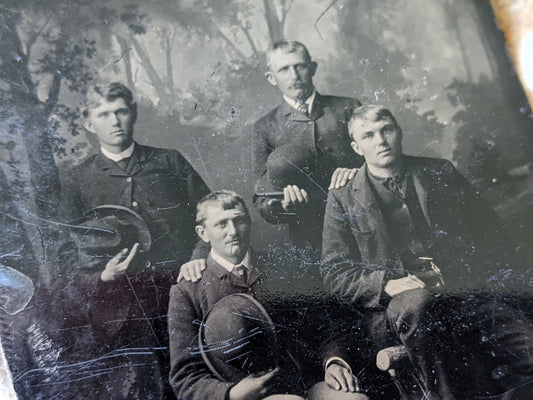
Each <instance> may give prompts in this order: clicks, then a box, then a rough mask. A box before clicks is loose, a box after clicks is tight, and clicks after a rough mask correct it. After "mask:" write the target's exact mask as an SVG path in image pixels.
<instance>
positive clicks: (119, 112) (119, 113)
mask: <svg viewBox="0 0 533 400" xmlns="http://www.w3.org/2000/svg"><path fill="white" fill-rule="evenodd" d="M129 113H130V112H129V110H118V111H117V114H118V115H128V114H129Z"/></svg>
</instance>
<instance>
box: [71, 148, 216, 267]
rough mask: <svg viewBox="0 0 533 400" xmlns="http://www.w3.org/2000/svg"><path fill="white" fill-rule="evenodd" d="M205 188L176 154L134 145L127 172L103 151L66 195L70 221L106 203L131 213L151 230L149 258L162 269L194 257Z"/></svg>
mask: <svg viewBox="0 0 533 400" xmlns="http://www.w3.org/2000/svg"><path fill="white" fill-rule="evenodd" d="M207 193H209V189H208V187H207V185H206V184H205V183H204V182H203V180H202V178H201V177H200V176H199V175H198V173H197V172H196V171H195V170H194V169H193V168H192V167H191V165H190V164H189V163H188V162H187V160H186V159H185V158H184V157H183V156H182V155H181V154H180V153H179V152H177V151H176V150H169V149H158V148H154V147H148V146H142V145H139V144H138V143H136V144H135V150H134V152H133V155H132V157H131V159H130V162H129V164H128V167H127V169H126V170H123V169H122V168H120V167H119V166H118V165H117V164H116V163H115V162H113V161H111V160H110V159H108V158H107V157H105V156H104V155H103V154H102V153H101V152H98V153H97V154H95V155H93V156H91V157H89V158H88V159H87V160H85V161H84V162H83V163H81V164H80V165H79V166H77V167H75V168H74V169H73V170H72V171H71V173H70V174H69V179H68V181H67V182H66V184H65V185H64V187H63V191H62V195H63V198H64V202H65V212H66V215H67V216H68V217H69V218H70V219H74V218H77V217H81V216H82V215H84V214H85V213H86V212H87V211H89V210H90V209H92V208H94V207H97V206H101V205H104V204H115V205H121V206H124V207H128V208H131V209H132V210H134V211H135V212H137V213H139V214H140V215H141V216H142V217H143V219H144V220H145V222H146V223H147V225H148V228H149V229H150V233H151V235H152V249H151V250H150V254H149V258H150V261H151V262H152V263H159V264H160V265H165V264H172V265H176V263H177V264H178V265H181V263H182V262H184V261H187V260H188V258H189V257H190V255H191V252H192V249H193V248H194V244H195V243H196V239H195V238H196V235H195V233H194V226H195V222H194V221H195V217H196V203H197V202H198V200H199V199H200V198H201V197H203V196H204V195H206V194H207Z"/></svg>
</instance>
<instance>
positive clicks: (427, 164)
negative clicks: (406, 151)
mask: <svg viewBox="0 0 533 400" xmlns="http://www.w3.org/2000/svg"><path fill="white" fill-rule="evenodd" d="M404 157H405V161H406V163H407V164H408V165H411V166H414V167H418V168H422V169H425V170H428V171H434V172H437V171H439V172H456V169H455V167H454V166H453V164H452V163H451V161H449V160H446V159H444V158H435V157H415V156H404Z"/></svg>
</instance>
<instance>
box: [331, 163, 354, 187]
mask: <svg viewBox="0 0 533 400" xmlns="http://www.w3.org/2000/svg"><path fill="white" fill-rule="evenodd" d="M356 172H357V168H337V169H336V170H335V171H334V172H333V175H332V176H331V182H330V184H329V188H328V190H330V189H339V188H341V187H344V186H346V184H347V183H348V181H349V180H351V179H353V177H354V176H355V174H356Z"/></svg>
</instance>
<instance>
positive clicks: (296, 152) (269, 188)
mask: <svg viewBox="0 0 533 400" xmlns="http://www.w3.org/2000/svg"><path fill="white" fill-rule="evenodd" d="M317 169H318V159H317V156H316V154H315V153H314V152H313V150H312V149H310V148H308V147H304V146H299V145H293V144H287V145H283V146H279V147H278V148H276V149H275V150H274V151H273V152H272V153H270V155H269V156H268V159H267V162H266V171H265V172H264V173H263V174H262V175H261V176H260V177H259V179H258V181H257V184H256V186H255V194H256V195H267V196H269V195H270V196H283V188H284V187H285V186H287V185H297V186H298V187H300V188H303V189H306V190H316V188H319V187H320V186H319V184H318V183H317V182H316V181H315V180H314V179H316V177H314V175H316V172H317Z"/></svg>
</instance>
